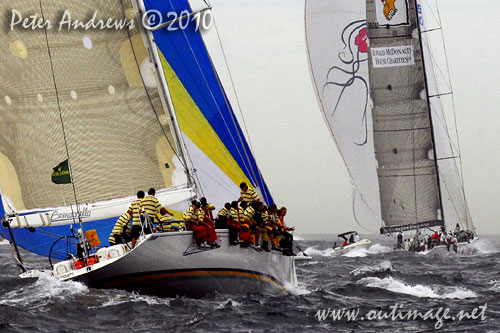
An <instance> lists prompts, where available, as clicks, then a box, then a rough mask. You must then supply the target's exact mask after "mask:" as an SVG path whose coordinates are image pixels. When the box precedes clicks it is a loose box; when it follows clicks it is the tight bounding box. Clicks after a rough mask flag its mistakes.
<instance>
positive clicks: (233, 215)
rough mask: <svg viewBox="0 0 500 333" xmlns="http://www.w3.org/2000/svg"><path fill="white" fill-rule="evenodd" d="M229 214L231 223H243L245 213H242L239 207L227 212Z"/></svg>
mask: <svg viewBox="0 0 500 333" xmlns="http://www.w3.org/2000/svg"><path fill="white" fill-rule="evenodd" d="M229 214H231V218H232V219H233V222H236V223H238V222H239V223H243V222H245V212H244V211H243V208H241V207H238V208H231V209H230V210H229ZM238 214H239V215H238Z"/></svg>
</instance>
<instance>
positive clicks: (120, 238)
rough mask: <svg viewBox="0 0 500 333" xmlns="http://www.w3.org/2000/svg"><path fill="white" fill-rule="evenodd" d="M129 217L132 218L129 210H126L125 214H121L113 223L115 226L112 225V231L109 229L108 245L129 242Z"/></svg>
mask: <svg viewBox="0 0 500 333" xmlns="http://www.w3.org/2000/svg"><path fill="white" fill-rule="evenodd" d="M131 218H132V211H131V210H129V211H127V212H126V213H125V214H123V215H122V216H120V217H119V218H118V220H117V221H116V223H115V226H114V227H113V231H111V235H110V236H109V244H110V245H116V244H124V243H128V242H130V240H131V237H130V235H129V232H130V226H129V222H130V219H131Z"/></svg>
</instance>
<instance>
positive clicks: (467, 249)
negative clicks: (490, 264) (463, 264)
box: [427, 237, 478, 254]
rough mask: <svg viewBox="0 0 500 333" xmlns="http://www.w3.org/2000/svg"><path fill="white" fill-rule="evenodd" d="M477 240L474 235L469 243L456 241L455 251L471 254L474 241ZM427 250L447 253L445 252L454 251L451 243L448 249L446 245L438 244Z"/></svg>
mask: <svg viewBox="0 0 500 333" xmlns="http://www.w3.org/2000/svg"><path fill="white" fill-rule="evenodd" d="M477 240H478V238H477V237H476V238H474V239H473V240H471V241H470V242H469V243H467V242H461V243H458V246H457V253H460V254H471V253H472V252H473V250H474V243H475V242H476V241H477ZM427 252H429V253H447V252H450V253H455V251H454V250H453V245H451V246H450V248H449V250H448V247H447V246H446V245H438V246H436V247H434V248H432V250H428V251H427Z"/></svg>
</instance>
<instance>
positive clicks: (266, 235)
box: [260, 205, 273, 252]
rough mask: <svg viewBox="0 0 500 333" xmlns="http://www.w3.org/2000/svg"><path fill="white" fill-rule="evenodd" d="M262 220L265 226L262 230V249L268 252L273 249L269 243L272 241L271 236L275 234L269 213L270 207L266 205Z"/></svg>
mask: <svg viewBox="0 0 500 333" xmlns="http://www.w3.org/2000/svg"><path fill="white" fill-rule="evenodd" d="M262 221H263V227H262V230H261V233H260V234H261V235H262V246H261V247H262V249H263V250H264V251H266V252H270V251H271V249H270V247H269V243H270V242H271V237H272V234H273V227H272V225H271V222H270V218H269V213H268V207H267V206H265V205H264V207H263V211H262Z"/></svg>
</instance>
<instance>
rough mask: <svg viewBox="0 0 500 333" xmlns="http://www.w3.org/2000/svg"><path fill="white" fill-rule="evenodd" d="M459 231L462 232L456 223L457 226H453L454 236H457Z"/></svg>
mask: <svg viewBox="0 0 500 333" xmlns="http://www.w3.org/2000/svg"><path fill="white" fill-rule="evenodd" d="M460 231H462V228H461V227H460V224H459V223H457V225H456V226H455V232H454V234H455V235H458V234H459V233H460Z"/></svg>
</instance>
